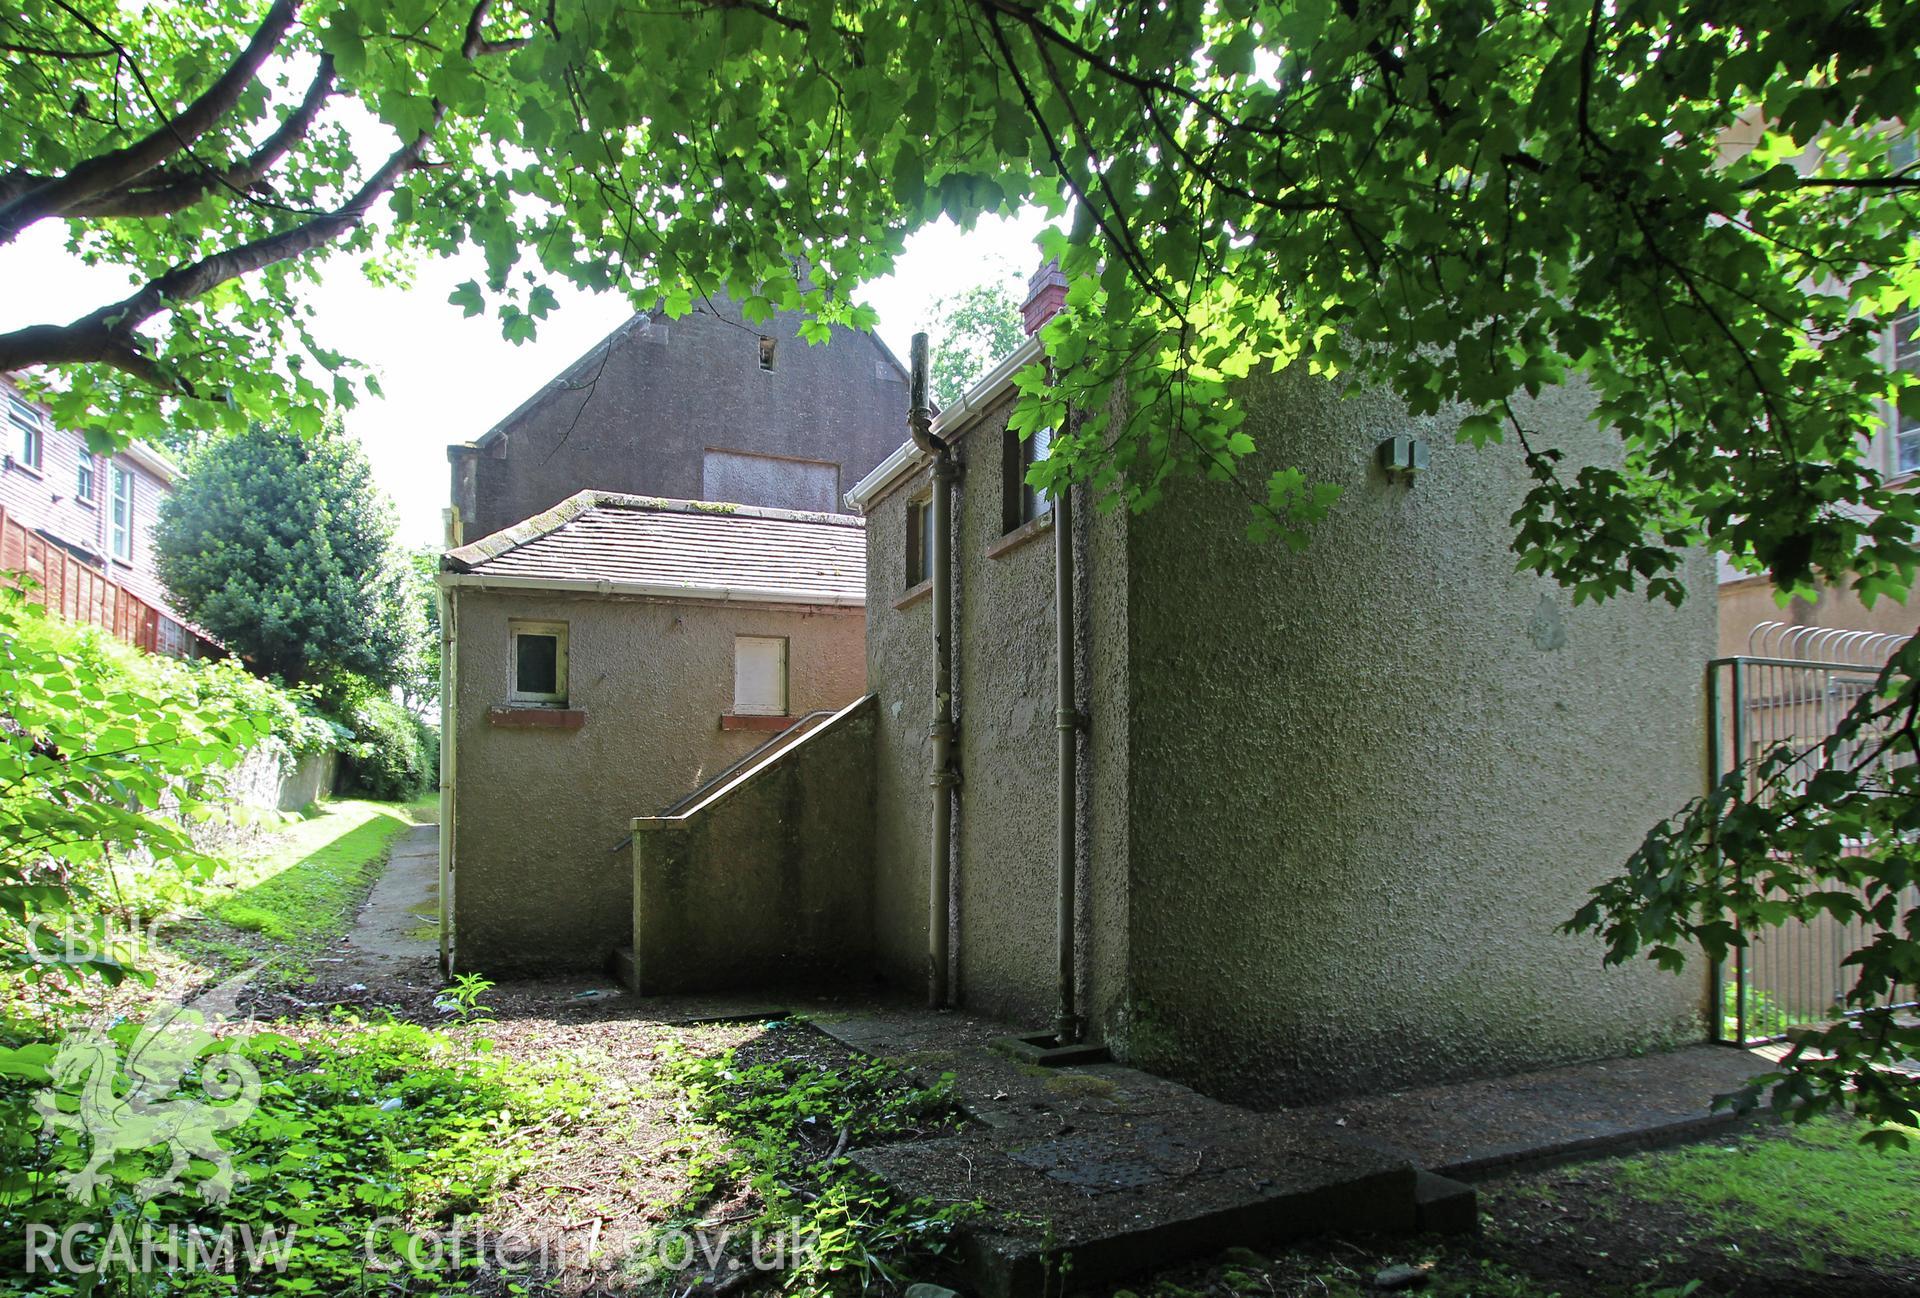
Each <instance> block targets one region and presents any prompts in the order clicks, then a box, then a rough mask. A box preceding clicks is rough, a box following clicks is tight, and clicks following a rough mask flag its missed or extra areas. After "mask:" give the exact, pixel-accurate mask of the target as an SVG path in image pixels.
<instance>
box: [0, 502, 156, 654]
mask: <svg viewBox="0 0 1920 1298" xmlns="http://www.w3.org/2000/svg"><path fill="white" fill-rule="evenodd" d="M0 572H7V573H14V572H19V573H25V574H26V575H27V576H29V577H31V578H33V580H34V582H36V583H38V585H37V587H36V586H30V587H29V588H28V591H27V598H28V599H30V600H32V601H33V602H34V603H36V604H44V605H46V606H47V608H48V609H50V610H52V611H53V612H55V613H58V614H59V615H60V616H62V617H64V618H66V619H68V620H69V621H73V622H86V623H89V624H91V625H93V626H97V627H104V628H105V629H106V630H108V631H110V632H112V633H113V634H114V635H117V636H119V637H120V638H121V639H122V640H125V641H128V642H129V643H131V644H133V645H135V646H137V647H138V648H141V649H145V650H146V651H147V652H148V653H157V652H158V651H159V649H160V617H161V614H160V610H159V609H157V608H155V607H154V606H153V605H151V604H149V603H147V602H146V601H145V600H143V599H141V598H140V597H139V596H138V595H136V594H134V593H133V592H132V591H130V590H128V589H127V588H126V587H124V586H119V585H115V584H114V583H113V582H112V581H111V580H109V579H108V577H107V575H106V574H105V573H103V572H101V571H100V570H99V569H98V568H94V567H90V566H89V565H88V564H87V563H85V562H84V561H82V560H81V559H80V558H78V557H77V556H75V555H74V554H72V553H71V552H69V551H68V550H66V549H64V548H63V547H61V546H59V545H57V544H55V543H54V542H52V541H49V540H48V539H47V538H46V537H44V536H42V535H40V534H39V533H38V532H36V531H34V530H33V529H32V528H30V527H28V526H27V525H26V524H24V523H22V522H21V521H20V520H19V519H17V518H14V517H13V516H11V515H10V514H8V513H7V511H6V508H5V506H0Z"/></svg>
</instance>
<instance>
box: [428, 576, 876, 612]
mask: <svg viewBox="0 0 1920 1298" xmlns="http://www.w3.org/2000/svg"><path fill="white" fill-rule="evenodd" d="M435 580H436V581H437V582H438V583H439V585H440V586H441V588H442V589H445V590H453V589H462V590H490V591H515V590H525V591H551V592H555V593H560V594H574V595H630V596H640V597H644V598H648V599H691V600H700V601H703V602H706V603H719V604H803V605H808V606H812V607H827V608H864V607H866V603H867V598H866V596H865V595H864V594H860V595H848V594H845V593H843V592H839V591H793V590H774V589H770V588H767V587H761V586H696V585H691V584H685V585H682V584H675V583H670V582H651V581H614V580H612V579H610V578H604V577H507V576H499V575H495V574H491V573H484V572H443V573H441V574H440V575H439V576H438V577H437V578H436V579H435Z"/></svg>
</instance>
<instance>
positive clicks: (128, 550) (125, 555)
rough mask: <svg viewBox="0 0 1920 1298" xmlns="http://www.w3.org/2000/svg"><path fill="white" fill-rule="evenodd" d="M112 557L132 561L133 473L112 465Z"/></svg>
mask: <svg viewBox="0 0 1920 1298" xmlns="http://www.w3.org/2000/svg"><path fill="white" fill-rule="evenodd" d="M112 521H113V527H112V532H113V536H112V541H113V557H114V558H116V559H118V560H120V562H122V563H132V562H133V474H132V473H130V472H128V471H127V470H126V469H123V468H121V467H120V466H119V465H117V464H116V465H114V466H113V520H112Z"/></svg>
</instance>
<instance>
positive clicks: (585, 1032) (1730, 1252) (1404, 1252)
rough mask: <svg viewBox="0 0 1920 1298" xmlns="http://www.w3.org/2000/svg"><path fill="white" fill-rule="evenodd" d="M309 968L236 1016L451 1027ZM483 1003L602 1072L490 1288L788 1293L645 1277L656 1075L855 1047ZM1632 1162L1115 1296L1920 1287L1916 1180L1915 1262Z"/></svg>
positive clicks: (675, 1163) (517, 1041) (724, 1216)
mask: <svg viewBox="0 0 1920 1298" xmlns="http://www.w3.org/2000/svg"><path fill="white" fill-rule="evenodd" d="M309 967H310V968H311V970H312V973H313V981H312V982H311V983H308V984H305V985H291V986H290V985H285V984H280V985H276V984H274V983H272V982H269V981H263V982H261V983H259V984H257V985H254V986H250V987H247V988H245V989H244V990H243V991H242V992H241V993H240V997H239V1005H238V1008H239V1009H240V1010H241V1012H242V1013H251V1014H253V1015H255V1016H257V1017H259V1018H265V1019H273V1018H280V1017H285V1018H289V1019H293V1020H296V1021H298V1020H313V1019H317V1018H319V1017H322V1016H326V1015H330V1014H331V1013H332V1011H333V1010H334V1008H335V1007H346V1008H350V1009H357V1010H361V1011H373V1010H382V1009H383V1010H387V1011H390V1012H392V1013H394V1014H395V1015H397V1016H398V1017H401V1018H404V1019H408V1020H411V1021H414V1022H419V1023H422V1024H444V1023H446V1022H447V1021H448V1013H447V1010H446V1008H445V1001H444V999H443V990H444V986H445V984H444V982H443V980H442V979H441V977H440V976H439V974H438V971H437V969H436V968H435V964H434V960H433V958H432V957H431V956H430V955H413V956H405V955H394V954H390V953H381V952H376V951H370V950H366V949H363V948H362V947H361V946H359V945H357V944H356V943H355V942H354V941H353V939H352V938H351V937H349V938H348V939H346V940H344V941H342V942H340V943H339V944H338V945H337V947H336V948H335V949H332V950H329V951H327V952H324V953H319V954H317V955H316V956H315V958H314V959H313V961H312V963H311V965H310V966H309ZM482 1000H483V1001H484V1003H485V1004H486V1006H487V1007H488V1008H489V1010H490V1012H491V1016H492V1022H491V1023H490V1024H489V1025H488V1026H487V1028H486V1030H485V1031H486V1035H487V1036H489V1037H490V1038H491V1039H492V1040H493V1041H494V1043H495V1048H496V1049H498V1050H499V1051H501V1052H503V1053H505V1054H508V1055H511V1056H514V1057H516V1058H522V1059H539V1058H565V1059H568V1060H571V1061H574V1062H575V1063H577V1064H578V1065H580V1066H581V1067H583V1068H585V1069H586V1070H587V1071H588V1072H590V1073H591V1074H592V1075H593V1076H594V1077H596V1078H597V1079H598V1081H597V1087H598V1094H597V1096H596V1103H595V1105H594V1106H593V1107H592V1109H591V1110H590V1112H589V1113H588V1114H587V1115H586V1116H585V1117H584V1119H578V1120H575V1121H573V1122H572V1124H571V1125H570V1126H569V1127H568V1128H567V1129H566V1130H564V1131H560V1130H556V1131H555V1132H554V1133H553V1134H554V1138H553V1139H550V1140H549V1139H542V1140H539V1141H538V1142H537V1145H536V1148H537V1153H536V1155H535V1158H534V1162H533V1164H532V1166H531V1167H529V1168H528V1170H527V1171H526V1172H525V1174H523V1175H522V1176H521V1177H520V1178H519V1180H518V1181H517V1182H516V1183H515V1184H514V1185H513V1187H512V1188H511V1189H510V1190H509V1192H508V1193H507V1194H505V1195H504V1196H503V1197H502V1198H501V1199H500V1200H499V1201H497V1202H496V1203H495V1204H494V1205H493V1206H492V1207H491V1209H489V1210H488V1212H487V1213H486V1214H485V1219H484V1223H483V1225H484V1229H485V1230H486V1231H487V1232H488V1233H489V1234H490V1235H491V1236H492V1237H493V1238H495V1239H497V1240H501V1241H505V1242H509V1243H510V1244H511V1248H510V1250H509V1251H508V1256H509V1257H510V1258H514V1259H518V1260H520V1261H522V1262H525V1263H532V1264H537V1265H535V1266H534V1269H533V1270H532V1271H531V1273H529V1272H528V1271H524V1270H523V1271H520V1272H518V1274H517V1275H514V1274H508V1273H505V1272H495V1273H493V1274H490V1275H488V1276H487V1277H485V1278H483V1279H482V1281H481V1282H480V1283H479V1284H477V1285H476V1287H475V1291H476V1292H478V1293H483V1294H495V1293H499V1294H505V1293H507V1292H519V1293H525V1292H543V1293H559V1294H568V1295H585V1294H619V1293H636V1292H673V1293H682V1292H685V1293H689V1294H705V1293H714V1292H722V1291H724V1292H736V1293H764V1294H772V1293H777V1292H780V1286H779V1284H778V1282H777V1280H775V1281H771V1282H769V1281H764V1280H758V1279H755V1278H752V1277H745V1278H737V1279H736V1280H735V1282H733V1283H729V1284H724V1285H723V1286H721V1287H720V1288H716V1287H714V1286H713V1285H711V1284H706V1285H694V1286H693V1287H691V1288H689V1287H688V1286H687V1285H686V1284H676V1285H674V1286H672V1287H670V1288H668V1289H666V1290H660V1289H657V1288H654V1289H643V1288H640V1287H639V1286H637V1285H636V1283H635V1277H634V1273H633V1270H632V1267H631V1265H630V1258H631V1256H632V1255H633V1254H634V1253H635V1251H636V1250H637V1249H640V1248H641V1247H642V1246H643V1245H644V1244H646V1243H647V1241H649V1239H651V1238H652V1237H653V1234H654V1232H656V1231H658V1229H659V1228H660V1227H661V1226H662V1224H663V1223H665V1222H667V1221H668V1220H670V1219H671V1218H672V1217H673V1216H674V1215H675V1214H677V1213H683V1212H684V1210H685V1208H686V1206H687V1205H686V1203H685V1202H684V1200H685V1192H686V1190H687V1187H688V1183H689V1178H688V1176H687V1173H686V1157H687V1154H688V1152H689V1149H688V1146H687V1143H686V1141H687V1137H686V1135H685V1127H684V1124H683V1123H682V1121H681V1118H682V1116H683V1115H682V1114H681V1113H680V1112H679V1109H678V1105H679V1103H680V1100H679V1098H678V1097H677V1096H676V1095H675V1094H674V1093H673V1092H671V1091H670V1090H668V1089H667V1088H665V1087H662V1086H659V1085H657V1084H656V1077H657V1075H658V1073H659V1072H660V1069H661V1066H662V1064H663V1061H664V1060H665V1059H666V1058H667V1057H668V1056H669V1054H671V1053H672V1052H674V1051H676V1050H688V1051H693V1052H696V1053H703V1054H704V1053H711V1052H718V1051H720V1050H724V1049H727V1048H729V1047H737V1048H740V1049H741V1050H742V1052H743V1058H747V1059H757V1058H761V1057H772V1056H782V1057H788V1058H798V1059H802V1060H805V1061H808V1062H814V1063H820V1064H832V1063H837V1062H842V1061H844V1059H845V1057H846V1056H845V1052H844V1048H842V1047H840V1046H839V1045H837V1044H836V1043H834V1042H832V1041H831V1040H830V1039H828V1038H827V1037H825V1036H824V1035H822V1034H819V1033H817V1032H813V1031H810V1030H789V1031H780V1032H770V1031H768V1030H767V1027H766V1023H765V1021H763V1020H761V1019H758V1018H749V1019H745V1020H741V1021H734V1022H726V1023H712V1022H704V1023H701V1022H693V1020H697V1019H700V1018H701V1017H703V1016H705V1015H709V1014H712V1013H714V1012H716V1011H721V1010H738V1009H739V1008H740V1006H739V1003H738V1002H734V1001H726V1000H720V999H714V1000H706V1001H703V1000H698V999H688V1000H684V1001H679V1002H667V1003H663V1002H655V1001H648V1002H645V1003H641V1002H639V1001H636V1000H635V999H634V998H632V997H630V996H628V995H627V994H626V993H624V992H623V991H621V990H619V989H618V988H617V987H616V986H615V985H614V984H613V983H612V982H611V981H610V980H608V979H605V978H587V977H575V978H554V979H544V980H536V981H525V982H511V983H503V984H501V985H499V986H495V987H492V988H491V989H489V990H488V991H486V992H485V993H484V995H483V996H482ZM792 1007H793V1008H795V1009H797V1010H806V1009H813V1010H816V1011H819V1012H825V1013H831V1012H832V1011H833V1010H834V1009H835V1007H836V1003H835V1002H834V1001H833V1000H832V999H831V998H821V999H819V1000H817V1001H816V1000H815V999H814V998H812V997H807V998H802V999H801V1000H800V1001H799V1002H797V1003H792ZM1762 1138H1765V1139H1786V1138H1787V1137H1786V1136H1783V1135H1769V1136H1764V1137H1762ZM1645 1157H1653V1158H1658V1157H1661V1156H1660V1155H1651V1156H1645ZM1619 1167H1620V1164H1619V1160H1611V1161H1599V1162H1594V1163H1587V1164H1581V1165H1576V1166H1571V1167H1566V1168H1561V1169H1557V1170H1552V1171H1545V1172H1533V1173H1519V1174H1513V1175H1508V1176H1505V1177H1503V1178H1500V1179H1498V1180H1493V1181H1487V1182H1483V1183H1482V1184H1481V1186H1480V1190H1481V1204H1482V1220H1483V1229H1482V1231H1481V1233H1480V1234H1479V1235H1478V1236H1475V1237H1469V1238H1465V1239H1456V1240H1441V1239H1424V1240H1357V1241H1350V1240H1320V1241H1313V1242H1309V1243H1306V1244H1302V1245H1300V1246H1297V1247H1293V1248H1290V1249H1288V1250H1285V1251H1280V1252H1271V1251H1267V1252H1256V1251H1253V1250H1249V1249H1236V1250H1231V1251H1229V1252H1228V1253H1227V1254H1224V1255H1221V1256H1216V1257H1213V1258H1210V1259H1205V1260H1202V1261H1198V1262H1193V1263H1188V1264H1183V1265H1180V1266H1177V1267H1174V1268H1171V1269H1169V1270H1167V1271H1164V1272H1160V1273H1156V1274H1149V1275H1142V1276H1139V1277H1137V1278H1136V1279H1135V1280H1134V1281H1132V1282H1131V1283H1129V1284H1128V1285H1126V1286H1125V1287H1118V1288H1116V1287H1113V1286H1107V1287H1103V1288H1102V1290H1100V1293H1102V1294H1117V1295H1132V1296H1133V1298H1203V1296H1204V1298H1225V1296H1226V1295H1243V1294H1276V1295H1280V1294H1284V1295H1303V1296H1304V1295H1354V1296H1356V1298H1357V1296H1358V1295H1363V1294H1367V1293H1370V1292H1376V1290H1375V1288H1374V1281H1375V1280H1376V1277H1378V1276H1380V1274H1381V1272H1383V1271H1384V1270H1386V1269H1387V1268H1390V1267H1394V1266H1411V1267H1413V1268H1415V1269H1416V1274H1417V1277H1418V1281H1419V1284H1420V1287H1421V1288H1422V1289H1423V1290H1424V1292H1427V1293H1430V1294H1433V1295H1437V1296H1438V1298H1464V1296H1465V1295H1477V1296H1478V1298H1508V1296H1512V1295H1532V1294H1542V1295H1546V1294H1558V1295H1563V1296H1564V1298H1580V1296H1582V1295H1606V1296H1609V1298H1614V1296H1617V1298H1687V1296H1689V1295H1701V1296H1705V1295H1742V1296H1744V1295H1753V1296H1754V1298H1774V1296H1780V1298H1815V1296H1820V1298H1894V1296H1895V1295H1920V1261H1916V1260H1915V1259H1916V1258H1920V1178H1917V1179H1916V1184H1915V1186H1914V1204H1915V1214H1914V1216H1913V1218H1912V1222H1913V1230H1914V1233H1915V1235H1916V1240H1917V1242H1916V1246H1915V1247H1914V1248H1912V1249H1910V1250H1907V1252H1908V1254H1909V1256H1906V1257H1875V1256H1863V1255H1860V1254H1859V1253H1858V1252H1857V1251H1856V1252H1849V1251H1848V1250H1846V1249H1844V1248H1826V1247H1822V1246H1821V1244H1820V1243H1819V1242H1818V1241H1817V1240H1815V1241H1813V1242H1809V1240H1808V1239H1807V1238H1806V1237H1804V1236H1793V1235H1772V1234H1769V1233H1768V1232H1767V1231H1764V1230H1759V1229H1742V1228H1740V1227H1738V1226H1735V1227H1732V1228H1730V1227H1729V1226H1728V1225H1727V1223H1726V1222H1725V1221H1724V1220H1713V1219H1710V1218H1709V1216H1708V1215H1707V1214H1703V1213H1701V1212H1699V1211H1697V1210H1695V1209H1693V1208H1689V1207H1687V1206H1685V1205H1684V1204H1682V1203H1679V1202H1659V1201H1653V1200H1650V1199H1649V1198H1647V1197H1645V1196H1642V1195H1636V1194H1634V1193H1631V1192H1629V1191H1628V1190H1627V1189H1626V1188H1624V1186H1623V1184H1622V1179H1621V1176H1620V1172H1619ZM703 1207H704V1213H705V1215H704V1218H703V1221H704V1223H711V1224H713V1225H714V1226H718V1227H724V1226H725V1225H726V1223H727V1222H728V1221H729V1220H731V1219H735V1218H737V1217H741V1216H745V1215H749V1214H750V1208H749V1206H748V1205H747V1204H746V1202H745V1201H744V1199H742V1200H740V1201H722V1202H717V1203H712V1204H707V1205H703ZM529 1281H531V1283H528V1282H529ZM755 1284H757V1285H758V1287H757V1288H756V1287H754V1285H755ZM1048 1298H1054V1296H1053V1295H1048Z"/></svg>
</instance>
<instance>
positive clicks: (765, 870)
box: [633, 695, 875, 995]
mask: <svg viewBox="0 0 1920 1298" xmlns="http://www.w3.org/2000/svg"><path fill="white" fill-rule="evenodd" d="M874 711H875V710H874V700H873V696H872V695H867V696H866V697H865V698H862V699H860V700H859V701H858V702H856V703H854V704H852V705H851V706H849V707H847V708H845V709H843V710H842V711H841V712H840V713H839V714H837V715H836V716H834V717H833V718H831V719H830V720H828V721H826V722H823V723H822V724H821V725H820V726H818V727H817V728H815V729H814V730H813V731H812V732H810V733H808V734H807V735H805V736H804V737H802V738H801V739H799V740H797V741H795V742H794V743H793V744H792V745H791V746H788V747H785V748H781V749H779V750H777V751H776V752H774V753H772V754H770V755H769V756H768V757H767V759H766V760H765V761H764V762H760V763H756V764H754V765H752V766H750V767H748V768H747V769H746V770H744V771H742V772H741V773H740V774H739V775H738V776H736V777H734V778H733V779H732V780H730V781H729V782H728V783H727V784H725V785H723V786H722V787H721V788H720V789H718V790H716V791H715V792H714V793H713V794H712V795H711V796H710V797H708V798H706V799H704V800H703V801H701V802H699V803H696V804H695V805H694V806H693V807H692V808H690V809H689V810H688V811H686V812H685V813H683V814H681V815H677V816H645V817H641V818H638V819H636V820H635V821H634V822H633V879H634V883H633V936H634V943H633V969H634V989H635V990H636V991H638V992H640V993H642V994H645V995H657V994H660V993H664V992H692V991H717V990H721V989H724V988H731V987H741V986H748V985H758V986H763V987H780V986H784V985H788V984H790V983H792V982H793V981H795V980H806V979H812V978H818V977H822V976H827V975H833V974H839V973H845V972H848V971H855V970H858V971H863V972H864V971H865V970H866V968H867V966H868V965H869V963H870V960H871V953H872V949H873V799H874V762H873V740H874Z"/></svg>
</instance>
